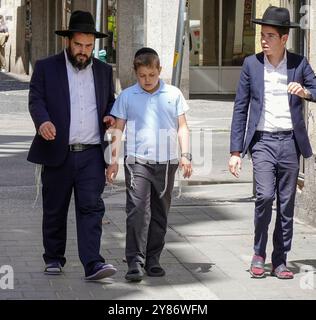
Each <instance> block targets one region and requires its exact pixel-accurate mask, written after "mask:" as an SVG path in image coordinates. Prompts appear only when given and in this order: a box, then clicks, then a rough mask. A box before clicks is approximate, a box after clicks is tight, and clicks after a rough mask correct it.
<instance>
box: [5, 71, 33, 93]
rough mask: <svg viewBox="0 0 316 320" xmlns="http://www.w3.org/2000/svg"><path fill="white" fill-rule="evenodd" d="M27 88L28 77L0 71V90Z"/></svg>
mask: <svg viewBox="0 0 316 320" xmlns="http://www.w3.org/2000/svg"><path fill="white" fill-rule="evenodd" d="M28 89H29V77H28V76H18V75H12V74H10V73H3V72H0V92H4V91H17V90H28Z"/></svg>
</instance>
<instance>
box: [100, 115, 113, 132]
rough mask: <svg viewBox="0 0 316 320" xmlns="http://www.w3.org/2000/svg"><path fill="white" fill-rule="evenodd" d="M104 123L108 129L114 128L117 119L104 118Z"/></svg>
mask: <svg viewBox="0 0 316 320" xmlns="http://www.w3.org/2000/svg"><path fill="white" fill-rule="evenodd" d="M103 122H104V123H105V125H106V128H107V129H109V128H111V127H114V126H115V123H116V121H115V119H114V118H113V117H112V116H105V117H104V118H103Z"/></svg>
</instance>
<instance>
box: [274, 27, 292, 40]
mask: <svg viewBox="0 0 316 320" xmlns="http://www.w3.org/2000/svg"><path fill="white" fill-rule="evenodd" d="M275 29H276V31H277V32H278V34H279V36H280V38H281V37H282V36H284V35H285V34H289V33H290V28H284V27H275Z"/></svg>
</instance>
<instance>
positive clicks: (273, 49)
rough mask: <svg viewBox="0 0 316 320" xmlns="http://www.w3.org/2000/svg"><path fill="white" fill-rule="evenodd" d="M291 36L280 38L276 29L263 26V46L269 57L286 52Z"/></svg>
mask: <svg viewBox="0 0 316 320" xmlns="http://www.w3.org/2000/svg"><path fill="white" fill-rule="evenodd" d="M288 38H289V36H288V35H287V34H285V35H283V36H282V37H280V35H279V34H278V31H277V29H276V28H274V27H271V26H265V25H263V26H262V28H261V46H262V50H263V52H264V53H265V54H266V55H267V56H273V55H278V54H280V53H281V52H283V51H284V48H285V45H286V42H287V40H288Z"/></svg>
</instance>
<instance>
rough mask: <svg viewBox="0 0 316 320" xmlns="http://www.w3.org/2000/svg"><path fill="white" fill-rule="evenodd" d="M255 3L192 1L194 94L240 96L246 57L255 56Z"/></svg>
mask: <svg viewBox="0 0 316 320" xmlns="http://www.w3.org/2000/svg"><path fill="white" fill-rule="evenodd" d="M254 10H255V1H254V0H236V1H231V0H190V13H189V16H190V18H189V20H190V93H191V94H226V93H227V94H231V93H235V92H236V86H237V83H238V80H239V76H240V71H241V66H242V64H243V61H244V59H245V57H247V56H249V55H252V54H254V53H255V38H256V29H255V25H254V24H253V23H252V22H251V19H252V17H253V16H254V15H255V12H254Z"/></svg>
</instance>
